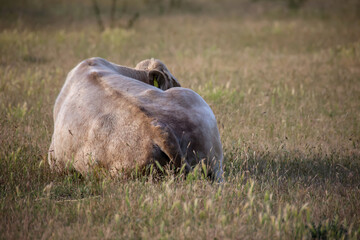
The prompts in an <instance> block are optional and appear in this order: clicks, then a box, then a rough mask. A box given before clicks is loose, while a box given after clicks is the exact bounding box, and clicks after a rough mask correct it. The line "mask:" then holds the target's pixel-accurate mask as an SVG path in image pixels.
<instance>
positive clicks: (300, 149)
mask: <svg viewBox="0 0 360 240" xmlns="http://www.w3.org/2000/svg"><path fill="white" fill-rule="evenodd" d="M29 2H30V1H19V3H17V1H4V3H3V4H2V7H1V9H0V10H1V11H0V12H1V14H0V15H1V16H0V27H1V28H0V238H1V239H27V238H30V239H114V238H123V239H140V238H144V239H309V238H318V239H326V238H328V239H359V238H360V201H359V200H360V31H359V30H360V28H359V26H360V17H359V16H360V10H359V9H360V7H359V4H358V1H351V0H347V1H325V0H323V1H321V0H309V1H305V2H304V4H303V5H302V6H301V7H300V8H299V9H296V8H295V7H292V8H289V7H287V5H286V3H285V1H281V0H278V1H275V0H274V1H260V0H259V1H250V0H249V1H247V0H243V1H235V0H233V1H231V0H226V1H203V0H198V1H192V2H190V1H187V2H185V1H178V2H180V3H177V4H178V5H174V6H170V5H167V4H168V1H162V3H161V4H162V5H156V6H154V5H151V4H150V3H153V1H140V0H138V1H134V2H133V4H134V5H131V4H130V3H129V4H128V5H127V9H128V10H127V11H128V12H131V11H134V9H140V10H139V11H140V17H139V19H138V20H136V21H134V23H133V26H132V27H130V28H125V27H123V26H125V25H126V24H127V23H128V22H129V21H128V20H127V18H128V19H131V16H132V15H131V14H130V13H129V14H128V13H127V12H125V11H124V12H120V11H121V9H124V8H125V7H124V6H125V5H121V4H120V3H119V10H118V12H117V14H118V16H120V17H118V19H117V21H116V25H115V27H113V28H109V27H108V26H109V25H108V23H105V25H106V29H105V30H104V31H103V32H99V30H98V26H97V24H96V21H95V16H94V14H92V8H91V4H90V3H91V1H89V4H88V5H84V3H82V1H79V0H74V1H71V2H70V1H69V2H67V1H60V0H53V1H49V2H50V3H48V2H47V1H44V2H42V1H31V2H32V3H29ZM45 2H46V3H45ZM83 2H84V1H83ZM104 2H105V1H104ZM109 2H110V1H109ZM128 2H129V1H128ZM145 2H146V4H147V5H146V4H145ZM159 2H160V1H159ZM173 2H175V3H176V1H173ZM289 2H291V1H289ZM295 2H296V1H295ZM298 2H301V1H298ZM25 3H26V4H28V5H26V4H25ZM21 4H25V5H24V6H26V9H25V7H24V6H23V5H21ZM31 4H33V5H31ZM136 4H138V5H136ZM21 6H22V7H23V8H22V7H21ZM146 6H147V8H146ZM100 7H102V9H106V7H107V6H102V5H101V6H100ZM147 9H148V10H147ZM149 9H150V10H149ZM10 10H12V11H10ZM18 11H20V12H21V14H17V13H18ZM102 11H103V12H102V14H103V15H102V17H103V18H104V19H105V17H108V16H105V14H108V13H107V11H105V10H102ZM106 19H107V18H106ZM92 56H99V57H103V58H106V59H108V60H110V61H112V62H115V63H118V64H121V65H128V66H135V64H136V63H137V62H139V61H140V60H143V59H146V58H150V57H155V58H159V59H161V60H163V61H164V62H165V63H166V64H167V66H168V67H169V69H170V70H171V71H172V72H173V73H174V75H175V76H176V77H177V78H178V80H179V81H180V82H181V84H182V85H183V86H184V87H188V88H191V89H193V90H195V91H196V92H198V93H199V94H200V95H201V96H202V97H203V98H204V99H205V100H206V101H207V102H208V103H209V105H210V106H211V107H212V109H213V111H214V113H215V115H216V117H217V120H218V126H219V130H220V134H221V138H222V143H223V149H224V156H225V183H224V184H223V185H222V187H219V186H218V185H217V184H212V183H211V182H210V181H208V180H206V179H203V177H202V176H201V173H200V172H195V173H194V174H191V175H190V176H188V178H187V179H185V180H184V179H183V178H182V177H181V176H180V177H176V176H173V175H171V174H170V175H168V176H165V177H163V178H162V179H154V178H152V177H147V178H146V177H142V176H137V174H136V173H134V174H133V175H134V176H133V177H132V178H131V179H127V180H113V179H110V178H108V177H106V176H104V175H103V174H102V172H101V170H98V171H94V172H93V173H91V174H89V175H88V176H79V175H78V174H77V173H69V174H64V175H59V174H54V173H51V172H50V170H49V167H48V165H47V162H46V159H47V151H48V147H49V144H50V138H51V134H52V128H53V120H52V106H53V104H54V101H55V98H56V96H57V94H58V93H59V90H60V88H61V86H62V84H63V83H64V80H65V77H66V74H67V72H69V71H70V70H71V68H72V67H74V66H75V65H76V64H77V63H78V62H80V61H81V60H83V59H85V58H88V57H92ZM94 101H96V99H94Z"/></svg>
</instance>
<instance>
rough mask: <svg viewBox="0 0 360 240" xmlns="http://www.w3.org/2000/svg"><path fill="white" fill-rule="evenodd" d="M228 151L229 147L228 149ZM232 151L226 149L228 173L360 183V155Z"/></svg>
mask: <svg viewBox="0 0 360 240" xmlns="http://www.w3.org/2000/svg"><path fill="white" fill-rule="evenodd" d="M225 152H226V151H225ZM250 152H251V151H248V152H247V153H245V152H241V153H239V154H237V155H236V154H235V155H234V153H233V152H230V153H225V177H226V178H231V177H235V176H236V175H238V174H244V175H245V176H246V177H250V178H255V179H257V180H259V181H262V182H268V181H276V182H293V183H295V182H296V183H301V184H305V185H308V184H324V183H330V184H333V183H340V184H341V185H343V186H349V187H350V186H352V187H359V186H360V161H359V160H360V156H357V155H350V156H342V155H341V154H340V153H332V154H331V155H320V154H313V155H304V156H301V155H300V154H298V153H291V152H285V153H284V152H280V153H278V154H275V153H270V152H265V153H256V154H254V152H253V153H250Z"/></svg>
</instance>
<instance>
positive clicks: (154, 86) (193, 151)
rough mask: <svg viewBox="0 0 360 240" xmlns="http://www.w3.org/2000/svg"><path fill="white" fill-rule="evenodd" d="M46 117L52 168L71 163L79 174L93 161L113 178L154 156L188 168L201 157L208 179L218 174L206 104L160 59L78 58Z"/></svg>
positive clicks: (219, 156) (217, 150)
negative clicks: (50, 125)
mask: <svg viewBox="0 0 360 240" xmlns="http://www.w3.org/2000/svg"><path fill="white" fill-rule="evenodd" d="M53 118H54V133H53V135H52V140H51V144H50V148H49V154H48V162H49V165H50V168H51V169H53V170H55V171H58V172H61V171H64V170H65V169H66V168H67V167H68V166H69V165H72V166H73V168H75V170H76V171H78V172H80V173H81V174H86V173H88V172H89V170H91V169H92V168H93V167H95V166H98V167H101V168H104V169H106V171H108V172H109V173H110V175H111V176H118V175H119V174H124V175H126V174H129V173H130V172H131V171H132V170H134V169H136V168H139V169H140V168H142V169H144V168H145V167H146V166H149V165H150V164H154V163H156V161H157V164H160V165H162V166H164V165H168V164H170V165H171V166H174V167H175V169H180V168H182V167H185V171H186V172H189V171H191V169H192V168H193V167H194V166H195V165H197V164H199V163H201V162H202V163H204V164H206V166H208V175H209V176H210V177H211V178H212V179H214V180H215V181H218V182H221V181H222V179H223V176H222V175H223V166H222V162H223V153H222V146H221V141H220V135H219V131H218V127H217V123H216V119H215V116H214V114H213V112H212V110H211V108H210V107H209V105H208V104H207V103H206V102H205V101H204V100H203V99H202V98H201V97H200V95H198V94H197V93H195V92H194V91H192V90H190V89H187V88H182V87H180V83H179V82H178V81H177V79H176V78H175V77H174V76H173V75H172V74H171V73H170V71H169V70H168V69H167V67H166V66H165V64H164V63H162V62H161V61H160V60H156V59H147V60H144V61H142V62H140V63H139V64H137V66H136V67H135V68H129V67H125V66H120V65H117V64H114V63H111V62H108V61H107V60H105V59H102V58H98V57H96V58H90V59H86V60H84V61H82V62H81V63H79V64H78V65H77V66H76V67H75V68H74V69H73V70H71V71H70V72H69V74H68V75H67V78H66V81H65V83H64V86H63V87H62V89H61V91H60V94H59V95H58V97H57V99H56V102H55V105H54V111H53Z"/></svg>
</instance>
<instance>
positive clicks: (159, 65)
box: [135, 58, 181, 90]
mask: <svg viewBox="0 0 360 240" xmlns="http://www.w3.org/2000/svg"><path fill="white" fill-rule="evenodd" d="M135 69H138V70H144V71H147V73H148V78H149V84H151V85H153V86H156V87H158V88H160V89H162V90H166V89H169V88H172V87H181V86H180V83H179V82H178V81H177V80H176V78H175V77H174V76H173V75H172V74H171V73H170V71H169V69H167V67H166V66H165V64H164V63H163V62H161V61H160V60H158V59H154V58H151V59H146V60H143V61H141V62H139V63H138V64H137V65H136V67H135Z"/></svg>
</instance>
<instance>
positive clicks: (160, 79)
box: [149, 69, 169, 90]
mask: <svg viewBox="0 0 360 240" xmlns="http://www.w3.org/2000/svg"><path fill="white" fill-rule="evenodd" d="M167 81H168V80H167V79H166V75H165V74H164V73H163V72H161V71H159V70H157V69H153V70H150V71H149V83H150V85H153V86H155V87H157V88H160V89H162V90H166V89H168V88H169V86H167V84H166V82H167Z"/></svg>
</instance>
